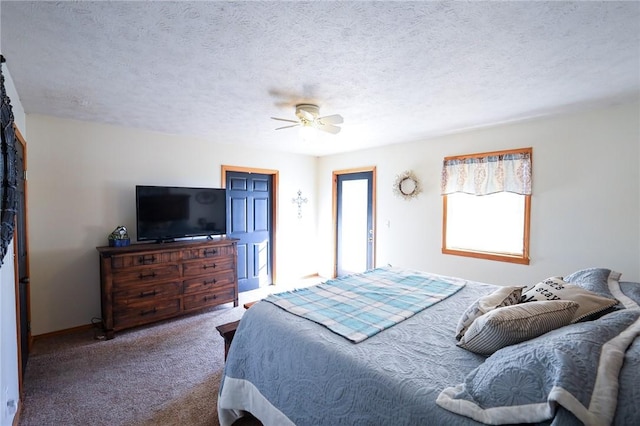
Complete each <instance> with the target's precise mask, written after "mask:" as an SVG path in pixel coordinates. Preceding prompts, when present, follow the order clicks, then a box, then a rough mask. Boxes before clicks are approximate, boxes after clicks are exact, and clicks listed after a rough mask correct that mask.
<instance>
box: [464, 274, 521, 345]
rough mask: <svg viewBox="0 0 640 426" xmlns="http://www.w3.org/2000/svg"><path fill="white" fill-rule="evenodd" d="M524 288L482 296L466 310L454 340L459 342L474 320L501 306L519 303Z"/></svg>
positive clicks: (503, 289)
mask: <svg viewBox="0 0 640 426" xmlns="http://www.w3.org/2000/svg"><path fill="white" fill-rule="evenodd" d="M523 288H524V287H513V286H511V287H502V288H499V289H498V290H496V291H494V292H493V293H491V294H488V295H486V296H482V297H481V298H479V299H478V300H476V301H475V302H473V303H472V304H471V306H469V307H468V308H467V310H466V311H464V313H463V314H462V316H461V317H460V320H459V321H458V326H457V327H456V340H460V339H461V338H462V336H463V335H464V333H465V332H466V331H467V329H468V328H469V326H471V324H472V323H473V321H474V320H475V319H476V318H479V317H480V316H482V315H484V314H486V313H487V312H489V311H492V310H494V309H496V308H499V307H501V306H510V305H515V304H517V303H519V302H520V297H521V296H522V289H523Z"/></svg>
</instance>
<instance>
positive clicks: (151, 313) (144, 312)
mask: <svg viewBox="0 0 640 426" xmlns="http://www.w3.org/2000/svg"><path fill="white" fill-rule="evenodd" d="M156 312H158V310H157V309H156V308H153V309H150V310H148V311H142V312H140V316H141V317H143V316H145V315H153V314H155V313H156Z"/></svg>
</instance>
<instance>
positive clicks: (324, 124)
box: [271, 104, 344, 135]
mask: <svg viewBox="0 0 640 426" xmlns="http://www.w3.org/2000/svg"><path fill="white" fill-rule="evenodd" d="M296 117H298V119H297V120H289V119H287V118H277V117H271V118H272V119H273V120H278V121H286V122H288V123H295V124H290V125H288V126H282V127H278V128H277V129H276V130H280V129H288V128H290V127H296V126H303V127H313V128H316V129H318V130H322V131H323V132H329V133H332V134H334V135H335V134H337V133H338V132H340V127H338V126H336V124H342V123H343V122H344V120H343V118H342V116H341V115H340V114H333V115H327V116H324V117H320V108H318V105H313V104H298V105H296Z"/></svg>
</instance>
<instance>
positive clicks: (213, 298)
mask: <svg viewBox="0 0 640 426" xmlns="http://www.w3.org/2000/svg"><path fill="white" fill-rule="evenodd" d="M215 299H216V295H215V294H214V295H213V296H205V297H204V301H205V302H208V301H209V300H215Z"/></svg>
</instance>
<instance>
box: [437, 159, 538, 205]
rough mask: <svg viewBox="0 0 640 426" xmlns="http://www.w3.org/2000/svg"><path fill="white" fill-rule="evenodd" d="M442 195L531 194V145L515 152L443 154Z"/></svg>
mask: <svg viewBox="0 0 640 426" xmlns="http://www.w3.org/2000/svg"><path fill="white" fill-rule="evenodd" d="M441 189H442V195H446V194H452V193H454V192H464V193H466V194H472V195H488V194H494V193H496V192H514V193H516V194H521V195H531V149H530V148H529V149H526V150H522V151H518V152H509V153H503V154H501V153H496V154H491V153H489V154H486V155H484V156H483V155H478V156H469V157H452V158H445V159H444V163H443V166H442V188H441Z"/></svg>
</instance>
